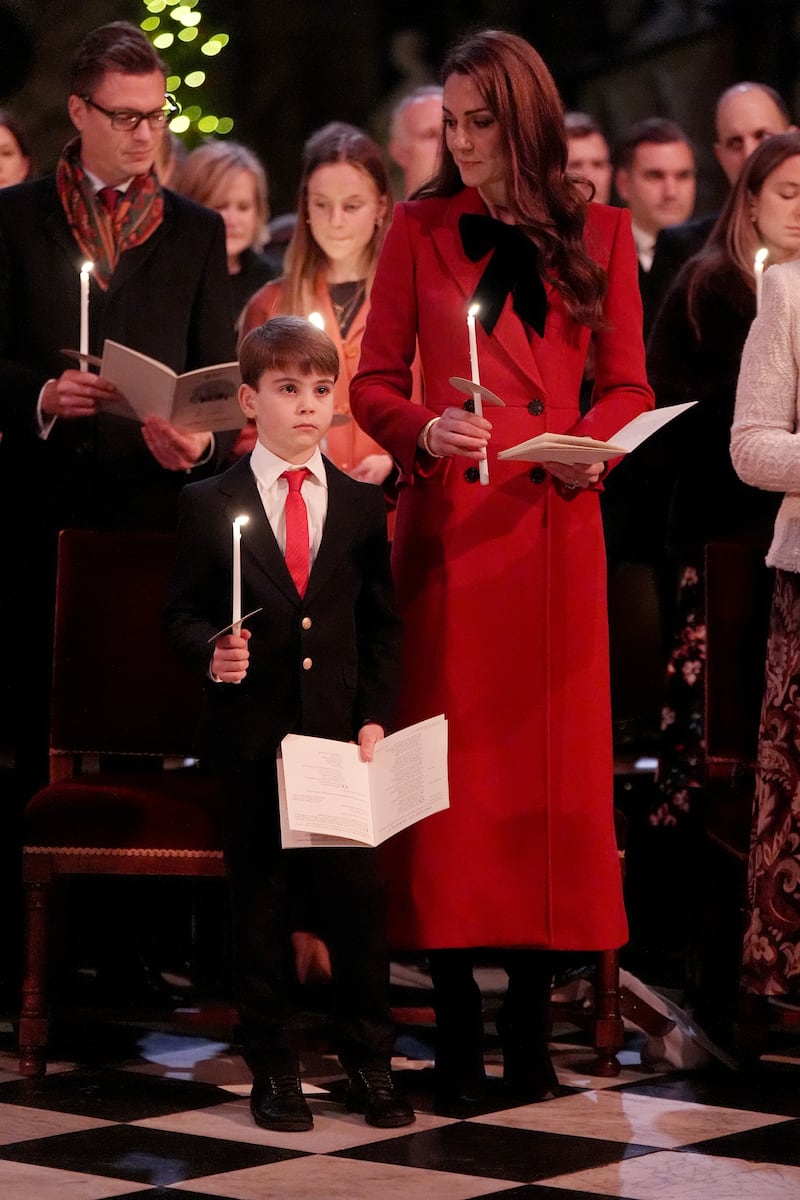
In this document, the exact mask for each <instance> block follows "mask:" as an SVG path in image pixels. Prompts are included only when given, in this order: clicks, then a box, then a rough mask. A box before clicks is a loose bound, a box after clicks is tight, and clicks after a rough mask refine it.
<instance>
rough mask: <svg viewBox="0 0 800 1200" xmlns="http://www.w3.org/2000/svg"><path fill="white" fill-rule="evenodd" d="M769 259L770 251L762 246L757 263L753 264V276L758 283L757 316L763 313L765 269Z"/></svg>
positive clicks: (756, 259)
mask: <svg viewBox="0 0 800 1200" xmlns="http://www.w3.org/2000/svg"><path fill="white" fill-rule="evenodd" d="M768 258H769V250H767V248H766V246H762V247H761V249H760V250H758V251H757V252H756V258H755V262H754V263H753V276H754V278H755V281H756V314H758V313H759V312H760V311H761V289H762V288H763V286H764V268H765V267H766V263H767V259H768Z"/></svg>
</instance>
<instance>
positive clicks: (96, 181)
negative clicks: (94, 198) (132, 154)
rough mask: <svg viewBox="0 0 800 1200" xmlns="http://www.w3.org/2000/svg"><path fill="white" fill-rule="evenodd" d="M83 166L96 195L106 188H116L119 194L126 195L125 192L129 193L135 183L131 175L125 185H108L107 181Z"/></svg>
mask: <svg viewBox="0 0 800 1200" xmlns="http://www.w3.org/2000/svg"><path fill="white" fill-rule="evenodd" d="M82 165H83V171H84V174H85V175H86V178H87V179H88V180H89V183H90V184H91V185H92V191H93V192H94V193H95V194H97V192H99V191H100V189H101V188H104V187H115V188H116V189H117V191H118V192H123V193H124V192H127V190H128V188H129V187H130V186H131V184H132V183H133V176H132V175H131V177H130V179H126V180H125V182H124V183H114V184H110V183H106V182H105V180H104V179H101V178H100V176H99V175H95V173H94V171H90V170H89V168H88V167H87V166H86V165H85V164H82Z"/></svg>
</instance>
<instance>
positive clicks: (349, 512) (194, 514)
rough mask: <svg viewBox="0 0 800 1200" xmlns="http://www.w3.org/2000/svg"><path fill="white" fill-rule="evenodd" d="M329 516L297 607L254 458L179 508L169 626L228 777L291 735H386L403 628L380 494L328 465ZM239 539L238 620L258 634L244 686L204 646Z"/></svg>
mask: <svg viewBox="0 0 800 1200" xmlns="http://www.w3.org/2000/svg"><path fill="white" fill-rule="evenodd" d="M325 469H326V471H327V476H328V510H327V516H326V520H325V528H324V533H323V536H322V542H321V545H320V548H319V552H318V554H317V557H316V560H315V562H314V565H313V567H312V570H311V575H310V577H309V582H308V587H307V590H306V594H305V596H304V597H303V598H302V599H301V598H300V596H299V595H298V593H297V590H296V588H295V586H294V583H293V582H292V578H291V576H290V574H289V571H288V569H287V567H286V563H285V561H284V558H283V555H282V553H281V551H280V549H279V547H278V544H277V542H276V540H275V536H274V534H273V532H272V529H271V527H270V524H269V521H268V520H267V517H266V514H265V513H264V509H263V506H262V503H261V499H260V497H259V494H258V488H257V485H256V481H255V477H254V475H253V473H252V471H251V470H250V459H249V456H248V457H247V458H244V459H241V460H240V461H239V462H237V463H236V464H235V465H234V466H233V467H231V468H230V470H228V471H226V472H225V473H224V474H222V475H219V476H217V477H215V478H213V479H208V480H203V481H202V482H199V483H194V484H190V485H188V486H187V487H185V488H184V490H183V492H182V494H181V498H180V517H179V523H178V545H177V555H176V562H175V570H174V574H173V579H172V584H171V589H170V597H169V603H168V610H167V627H168V631H169V634H170V638H171V640H172V642H173V644H174V645H175V647H176V649H177V650H178V652H179V654H181V656H182V657H184V658H185V659H187V660H188V661H189V662H190V663H191V664H192V665H193V666H194V668H195V669H196V671H197V673H198V675H199V676H201V677H202V678H203V679H204V680H205V688H206V705H205V713H204V717H203V719H202V721H201V726H200V730H199V735H198V746H197V749H198V753H199V755H200V757H201V759H202V760H203V761H204V762H205V763H207V764H208V765H212V766H217V767H229V766H234V765H237V764H243V763H248V762H259V761H265V760H272V759H274V755H275V751H276V748H277V746H278V745H279V743H280V741H281V739H282V738H283V737H284V736H285V734H287V733H290V732H295V733H304V734H309V735H312V736H315V737H326V738H334V739H336V740H339V741H350V740H352V739H354V738H355V737H356V736H357V733H358V730H359V728H360V727H361V725H362V724H364V723H365V722H366V721H375V722H377V723H378V724H380V725H382V726H383V727H384V728H385V729H389V728H390V727H391V723H392V719H393V713H394V708H395V700H396V695H397V689H398V684H399V670H400V666H399V662H400V659H399V654H400V632H401V629H400V621H399V618H398V616H397V612H396V608H395V602H394V593H393V589H392V583H391V573H390V567H389V552H388V543H387V536H386V510H385V503H384V500H383V495H382V493H381V491H380V489H379V488H377V487H374V486H372V485H370V484H364V483H358V482H356V481H355V480H353V479H350V478H349V476H347V475H345V474H343V473H342V472H341V471H339V470H338V469H337V468H336V467H334V466H333V464H332V463H330V462H329V461H328V460H327V459H325ZM242 514H246V515H247V516H248V517H249V523H248V524H247V525H246V526H245V527H244V528H243V530H242V539H241V564H242V612H243V613H247V612H249V611H250V610H251V609H254V608H257V607H261V610H262V611H261V612H259V613H258V614H257V615H256V616H254V617H251V618H250V619H248V620H247V621H246V623H245V624H246V626H247V628H248V629H250V630H251V632H252V637H251V639H250V641H249V650H250V666H249V670H248V673H247V676H246V677H245V679H244V680H243V681H242V683H240V684H227V683H214V682H213V681H212V680H211V679H210V676H209V666H210V662H211V656H212V650H213V647H212V645H211V643H210V642H209V638H210V637H211V636H212V635H213V634H214V633H215V632H216V631H217V630H219V629H222V628H223V627H224V626H226V625H228V624H229V622H230V620H231V601H232V586H231V579H232V557H233V556H232V548H233V533H232V530H233V521H234V518H235V517H237V516H239V515H242Z"/></svg>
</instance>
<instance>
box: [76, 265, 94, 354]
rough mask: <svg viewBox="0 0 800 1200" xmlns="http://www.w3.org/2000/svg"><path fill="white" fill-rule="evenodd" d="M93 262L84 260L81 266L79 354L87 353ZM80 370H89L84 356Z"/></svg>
mask: <svg viewBox="0 0 800 1200" xmlns="http://www.w3.org/2000/svg"><path fill="white" fill-rule="evenodd" d="M93 266H94V263H91V262H85V263H84V264H83V266H82V267H81V340H80V345H79V346H78V349H79V350H80V352H81V354H88V353H89V276H90V275H91V273H92V267H93ZM80 369H81V370H82V371H88V370H89V364H88V362H87V361H86V359H85V358H82V359H81V368H80Z"/></svg>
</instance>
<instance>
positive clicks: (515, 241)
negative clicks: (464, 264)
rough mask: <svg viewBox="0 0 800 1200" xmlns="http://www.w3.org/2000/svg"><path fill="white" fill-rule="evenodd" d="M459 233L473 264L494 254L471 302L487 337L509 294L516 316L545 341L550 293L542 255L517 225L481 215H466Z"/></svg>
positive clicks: (459, 223)
mask: <svg viewBox="0 0 800 1200" xmlns="http://www.w3.org/2000/svg"><path fill="white" fill-rule="evenodd" d="M458 229H459V233H460V234H461V244H462V246H463V247H464V253H465V254H466V256H467V258H469V259H470V261H471V262H478V260H479V259H481V258H483V257H484V255H485V254H488V253H489V251H490V250H492V251H493V254H492V257H491V258H490V259H489V261H488V263H487V264H486V269H485V270H484V272H483V274H482V275H481V277H480V280H479V281H478V286H477V287H476V289H475V294H474V295H473V297H472V301H471V303H472V304H477V305H478V313H477V316H478V320H479V321H480V323H481V325H482V326H483V328H484V329H485V331H486V333H487V334H490V333H491V332H492V330H493V329H494V327H495V325H496V324H497V318H498V317H499V316H500V313H501V312H502V311H503V305H504V304H505V302H506V296H508V294H509V292H510V293H511V303H512V306H513V308H514V312H515V313H516V314H517V316H518V317H521V318H522V320H523V321H525V323H526V324H527V325H530V327H531V328H532V329H533V330H534V331H535V332H536V333H538V335H539V337H544V323H545V317H546V315H547V293H546V292H545V287H544V284H543V283H542V278H541V275H540V274H539V254H538V251H537V249H536V247H535V246H534V244H533V242H532V241H531V240H530V238H528V237H526V236H525V234H524V233H523V232H522V230H521V229H519V228H518V227H517V226H516V225H506V224H505V222H503V221H497V220H495V218H494V217H484V216H481V215H480V214H478V213H464V214H463V215H462V216H461V217H460V218H459V222H458Z"/></svg>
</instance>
